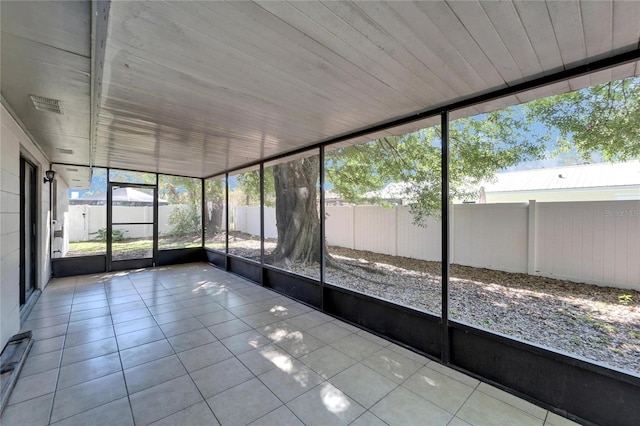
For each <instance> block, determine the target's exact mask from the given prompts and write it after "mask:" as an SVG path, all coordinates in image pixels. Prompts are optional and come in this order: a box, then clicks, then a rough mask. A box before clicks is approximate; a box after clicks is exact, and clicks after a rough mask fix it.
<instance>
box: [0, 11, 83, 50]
mask: <svg viewBox="0 0 640 426" xmlns="http://www.w3.org/2000/svg"><path fill="white" fill-rule="evenodd" d="M1 4H2V9H3V11H2V23H1V25H0V28H2V32H3V33H5V34H13V35H16V36H19V37H21V38H24V39H26V40H29V41H32V42H35V43H39V44H42V45H45V46H47V47H49V48H53V49H57V50H60V51H65V52H67V53H70V54H74V55H78V56H83V57H85V58H90V57H91V51H90V48H89V43H88V41H89V37H90V34H89V19H90V12H89V8H90V2H70V1H69V2H66V1H65V2H54V1H45V2H42V1H40V2H27V1H23V2H17V1H3V2H2V3H1ZM63 21H64V22H67V21H68V22H73V25H59V23H60V22H63Z"/></svg>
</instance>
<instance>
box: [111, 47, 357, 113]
mask: <svg viewBox="0 0 640 426" xmlns="http://www.w3.org/2000/svg"><path fill="white" fill-rule="evenodd" d="M128 65H129V68H130V69H131V68H135V67H136V66H137V64H135V63H134V62H133V61H131V60H129V61H128ZM159 68H160V67H159V66H158V67H154V68H146V69H145V75H144V76H142V75H139V77H140V78H141V79H144V80H136V81H146V82H147V83H144V84H142V83H138V82H124V83H118V82H112V83H111V86H112V87H122V88H123V89H125V90H126V91H127V95H128V96H133V95H137V96H139V95H140V94H146V93H149V92H150V90H148V89H147V88H145V87H150V86H149V83H148V82H149V81H155V82H156V83H159V84H161V85H162V86H164V89H165V91H164V92H163V94H162V97H163V98H164V99H165V100H164V104H165V105H174V106H175V105H177V103H176V102H174V99H175V98H177V97H179V95H180V94H181V93H185V92H190V93H191V95H190V102H189V104H190V106H191V107H193V103H194V98H193V96H200V95H202V94H203V93H204V94H207V95H208V96H211V97H215V98H218V99H225V98H229V99H234V100H235V101H236V102H237V99H238V97H240V98H243V99H245V100H247V99H253V101H252V102H251V104H256V103H258V104H262V105H264V108H263V109H265V110H273V111H276V110H280V111H283V112H284V113H285V114H287V115H288V114H294V115H301V113H305V114H306V115H307V116H308V117H309V118H310V119H314V117H313V115H314V114H317V113H318V108H317V106H316V109H312V108H311V107H310V106H309V105H296V104H294V105H291V104H292V103H291V102H289V103H288V102H287V100H288V99H289V97H290V96H291V94H286V93H284V92H279V93H278V95H279V96H278V99H276V98H272V103H271V104H266V103H265V102H266V101H264V100H262V99H261V98H257V97H250V96H249V95H245V94H242V93H233V91H232V90H231V89H226V88H224V87H222V86H216V87H210V88H208V89H205V87H203V86H202V85H200V86H197V85H193V86H192V87H189V86H186V85H180V84H178V83H176V82H180V81H182V80H184V75H183V74H182V73H179V72H175V71H173V70H167V71H162V72H160V70H159ZM163 69H164V68H163ZM154 73H155V74H157V76H156V77H153V74H154ZM163 76H164V78H163ZM167 77H168V78H167ZM172 77H173V78H172ZM188 78H189V79H191V80H193V77H192V76H189V77H188ZM202 84H207V82H206V81H204V80H203V81H202ZM171 88H173V89H174V90H173V91H172V90H170V89H171ZM211 90H215V91H213V92H212V91H211ZM220 91H222V92H223V93H220ZM225 94H226V95H228V96H225ZM170 95H171V96H170ZM105 99H106V98H105ZM105 99H103V103H104V102H105ZM276 101H278V102H279V103H278V104H275V103H273V102H276ZM241 106H242V105H241ZM145 107H146V108H150V106H149V105H137V108H138V109H144V108H145ZM327 108H329V107H327ZM133 110H134V111H135V110H136V108H133ZM241 114H244V112H242V113H241ZM361 115H362V113H361ZM347 117H348V115H347V114H342V115H341V116H340V117H337V119H338V120H342V119H346V118H347Z"/></svg>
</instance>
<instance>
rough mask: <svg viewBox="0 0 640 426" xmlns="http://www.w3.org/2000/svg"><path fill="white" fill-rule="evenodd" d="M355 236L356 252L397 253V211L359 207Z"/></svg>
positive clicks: (374, 207)
mask: <svg viewBox="0 0 640 426" xmlns="http://www.w3.org/2000/svg"><path fill="white" fill-rule="evenodd" d="M355 209H356V211H355V223H354V230H355V232H354V235H355V248H356V250H367V251H372V252H375V253H382V254H390V255H392V256H395V255H396V253H397V247H396V243H397V232H396V223H397V220H396V209H389V208H385V207H379V206H357V207H356V208H355Z"/></svg>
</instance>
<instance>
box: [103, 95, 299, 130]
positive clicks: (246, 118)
mask: <svg viewBox="0 0 640 426" xmlns="http://www.w3.org/2000/svg"><path fill="white" fill-rule="evenodd" d="M144 96H146V97H149V98H150V99H152V100H151V101H149V102H143V104H148V105H154V104H156V101H155V100H153V98H152V97H153V95H152V94H149V93H145V94H144ZM143 99H144V98H143ZM222 107H223V110H222V111H221V113H220V115H223V114H225V113H226V111H225V109H224V106H222ZM103 108H105V112H106V110H107V109H108V108H107V107H106V106H103ZM122 109H123V110H124V107H123V108H122ZM191 109H192V108H190V109H189V110H191ZM189 110H187V111H189ZM208 111H211V109H209V110H208ZM173 112H174V114H173V116H172V117H171V118H169V119H168V120H169V121H165V124H166V123H167V122H171V120H182V118H181V117H182V116H187V115H189V114H188V113H184V114H183V113H180V112H179V111H173ZM213 112H215V110H213ZM137 114H138V115H139V114H140V111H138V112H137ZM131 116H132V117H134V116H133V115H131ZM153 118H154V114H152V113H149V114H148V117H147V119H148V120H152V119H153ZM223 118H225V117H224V115H223ZM233 118H234V116H233V115H231V116H229V117H227V118H226V119H225V120H222V121H223V122H225V123H226V122H228V121H229V120H233ZM241 118H242V120H243V121H245V122H248V121H250V119H251V117H250V116H248V115H247V114H245V115H243V116H242V117H241ZM259 118H261V119H262V120H263V121H262V122H260V121H256V123H257V125H264V124H263V123H264V118H263V117H259ZM293 118H295V116H293V117H292V119H290V120H288V122H287V123H280V122H279V121H276V120H278V117H274V118H273V120H271V121H272V122H274V124H275V125H278V126H281V125H284V124H287V125H288V127H289V128H296V127H298V126H300V127H301V128H304V127H308V124H305V123H309V121H306V120H303V119H293ZM183 123H184V120H183ZM207 123H209V126H210V125H211V124H210V123H211V121H206V122H204V120H203V125H202V129H203V130H205V129H206V128H207ZM261 123H262V124H261ZM247 124H251V123H247ZM191 126H192V127H193V123H191ZM302 126H304V127H302ZM183 127H184V126H183ZM285 130H286V129H285Z"/></svg>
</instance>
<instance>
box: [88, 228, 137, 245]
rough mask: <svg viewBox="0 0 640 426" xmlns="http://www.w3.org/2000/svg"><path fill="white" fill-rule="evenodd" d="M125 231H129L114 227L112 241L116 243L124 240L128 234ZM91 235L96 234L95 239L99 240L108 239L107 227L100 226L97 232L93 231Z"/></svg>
mask: <svg viewBox="0 0 640 426" xmlns="http://www.w3.org/2000/svg"><path fill="white" fill-rule="evenodd" d="M125 232H129V231H123V230H122V229H112V230H111V241H113V242H114V243H115V242H120V241H124V240H125V238H126V236H125V235H124V234H125ZM91 235H96V238H95V239H96V240H98V241H107V228H100V229H98V230H97V231H96V232H92V233H91Z"/></svg>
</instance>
